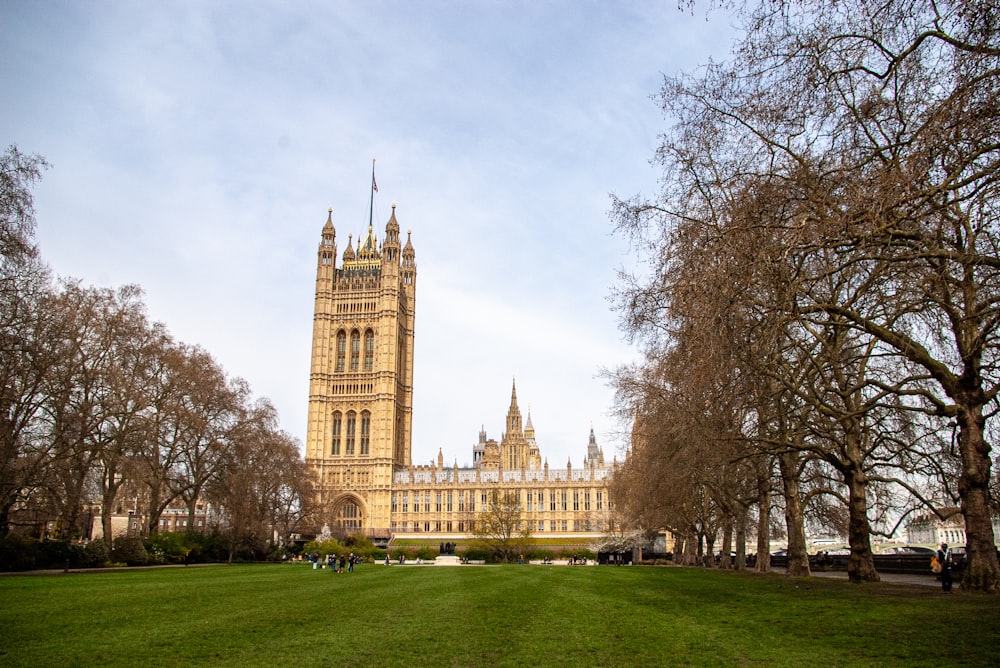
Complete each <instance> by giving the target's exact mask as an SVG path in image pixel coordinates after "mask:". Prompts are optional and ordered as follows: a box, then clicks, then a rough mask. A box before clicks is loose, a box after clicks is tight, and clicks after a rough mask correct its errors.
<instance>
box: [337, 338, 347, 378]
mask: <svg viewBox="0 0 1000 668" xmlns="http://www.w3.org/2000/svg"><path fill="white" fill-rule="evenodd" d="M346 356H347V334H345V333H344V332H343V331H340V332H337V372H338V373H343V371H344V359H345V357H346Z"/></svg>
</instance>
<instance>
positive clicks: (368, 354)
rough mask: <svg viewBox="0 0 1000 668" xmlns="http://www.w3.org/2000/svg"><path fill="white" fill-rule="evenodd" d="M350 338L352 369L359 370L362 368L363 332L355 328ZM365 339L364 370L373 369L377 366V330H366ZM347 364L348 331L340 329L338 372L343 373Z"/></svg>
mask: <svg viewBox="0 0 1000 668" xmlns="http://www.w3.org/2000/svg"><path fill="white" fill-rule="evenodd" d="M350 338H351V347H350V353H351V354H350V370H351V371H358V370H360V369H361V332H359V331H358V330H356V329H355V330H353V331H352V332H351V337H350ZM364 339H365V345H364V370H365V371H371V370H372V369H374V368H375V332H373V331H372V330H370V329H368V330H365V334H364ZM347 364H348V357H347V332H345V331H344V330H340V331H339V332H337V366H336V369H337V373H343V372H344V370H345V369H347V368H348V367H347Z"/></svg>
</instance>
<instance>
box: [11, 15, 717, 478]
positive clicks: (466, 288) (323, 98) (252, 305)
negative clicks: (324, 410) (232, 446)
mask: <svg viewBox="0 0 1000 668" xmlns="http://www.w3.org/2000/svg"><path fill="white" fill-rule="evenodd" d="M732 35H733V31H732V28H731V21H730V19H729V17H727V16H726V15H724V14H722V13H719V12H708V11H707V9H706V8H704V7H695V8H694V10H686V11H685V10H680V9H678V8H677V3H676V2H675V1H674V0H665V1H663V2H653V1H648V2H639V1H634V2H614V1H609V0H605V1H595V2H588V1H586V0H579V1H575V2H570V1H568V0H567V1H552V2H546V1H545V0H536V1H534V2H520V1H517V0H512V1H511V2H500V1H495V2H486V1H475V0H470V1H468V2H457V1H453V2H444V1H427V2H419V1H405V2H404V1H399V2H380V1H377V0H376V1H371V2H346V1H344V2H341V1H330V2H315V3H314V2H294V1H287V0H286V1H282V2H265V1H255V2H250V3H242V2H213V1H211V0H209V1H193V0H191V1H186V0H182V1H177V2H171V1H167V2H157V3H148V2H127V1H124V0H122V1H119V2H100V1H94V2H58V1H46V2H35V1H33V0H5V1H4V2H0V43H2V44H4V48H3V53H4V57H3V58H2V59H0V91H2V96H3V103H2V104H0V141H2V143H3V147H6V146H9V145H11V144H17V145H18V147H19V148H20V149H22V150H23V151H26V152H30V153H38V154H40V155H42V156H44V157H45V158H46V159H47V160H48V161H49V162H50V163H51V165H52V167H51V169H50V170H48V171H47V172H46V173H45V175H44V177H43V180H42V181H41V182H40V183H39V184H38V185H37V186H36V189H35V205H36V216H37V221H38V232H37V240H38V242H39V245H40V247H41V252H42V257H43V259H44V260H45V261H46V262H47V263H48V264H49V265H50V266H51V268H52V269H53V271H54V273H56V274H57V275H58V276H60V277H67V278H75V279H79V280H81V281H82V282H84V283H85V284H89V285H95V286H102V287H117V286H121V285H124V284H137V285H139V286H140V287H142V288H143V290H144V292H145V302H146V304H147V307H148V310H149V314H150V317H151V318H152V319H153V320H156V321H160V322H163V323H165V324H166V325H167V327H168V329H169V330H170V332H171V333H172V334H173V335H174V337H175V338H177V339H179V340H181V341H183V342H185V343H189V344H197V345H200V346H202V347H203V348H205V349H206V350H208V351H209V352H210V353H211V354H212V355H213V356H214V357H215V358H216V359H217V360H218V361H219V362H220V364H222V366H223V367H224V368H225V369H226V371H227V372H228V373H229V374H230V375H231V376H238V377H242V378H244V379H246V380H247V381H248V382H249V383H250V385H251V387H252V388H253V391H254V393H255V394H256V395H258V396H262V397H267V398H269V399H270V400H271V401H272V403H273V404H274V405H275V407H276V408H277V410H278V413H279V417H280V421H281V427H282V428H283V429H284V430H285V431H287V432H289V433H290V434H292V435H293V436H295V437H296V438H297V439H299V441H300V442H303V441H304V439H305V429H306V412H307V407H308V382H309V366H310V346H311V335H312V318H313V306H314V289H315V276H316V250H317V246H318V244H319V241H320V232H321V230H322V227H323V224H324V223H325V222H326V218H327V209H328V208H330V207H332V208H333V221H334V225H335V226H336V229H337V244H338V248H340V249H341V251H342V250H343V248H344V247H345V242H346V239H347V235H348V234H353V236H354V239H355V240H356V239H357V238H358V235H359V234H362V233H364V232H366V231H367V225H368V216H369V200H370V195H371V190H370V181H371V171H372V159H373V158H375V159H376V160H377V162H376V163H375V174H376V179H377V182H378V192H377V194H376V195H375V201H374V206H373V215H374V219H375V223H374V229H375V233H376V235H377V237H378V239H379V241H381V239H382V236H383V235H384V230H385V222H386V221H387V220H388V218H389V215H390V214H391V211H392V205H393V204H394V203H395V204H396V207H397V208H396V217H397V220H398V221H399V224H400V228H401V231H402V233H405V232H406V231H407V230H412V237H411V242H412V244H413V247H414V249H415V251H416V264H417V299H416V341H415V348H416V349H415V356H414V405H413V411H414V414H413V463H415V464H426V463H430V462H431V461H432V460H435V459H436V457H437V454H438V452H439V450H440V451H441V452H442V453H443V455H444V459H445V462H447V463H448V464H451V463H453V462H457V463H458V464H459V465H460V466H462V465H467V464H470V463H471V460H472V446H473V444H474V443H475V442H476V441H477V440H478V435H479V430H480V429H481V428H482V429H485V430H486V432H487V435H488V436H489V437H490V438H495V439H497V440H499V439H500V437H501V435H502V432H503V429H504V423H505V418H506V414H507V409H508V406H509V404H510V395H511V385H512V382H514V381H516V383H517V397H518V402H519V406H520V409H521V413H522V415H525V416H527V415H528V414H530V416H531V419H532V423H533V426H534V428H535V434H536V439H537V442H538V445H539V447H540V450H541V453H542V456H543V457H544V458H545V459H546V460H547V461H548V462H549V463H550V464H551V465H553V466H556V465H558V466H563V465H565V463H566V462H567V461H571V462H572V463H573V464H574V465H575V466H579V465H582V462H583V457H584V456H585V454H586V448H587V442H588V437H589V433H590V430H591V428H593V430H594V433H595V435H596V437H597V440H598V443H599V445H601V446H602V447H603V448H604V452H605V456H606V457H607V458H608V459H610V458H611V457H614V456H615V455H616V454H617V455H618V456H620V453H621V448H622V447H623V446H624V445H625V443H626V442H627V433H628V427H629V425H627V424H622V423H620V422H618V421H616V419H615V418H614V416H613V412H612V409H613V402H614V391H613V388H612V387H611V386H610V385H609V383H608V381H607V380H606V378H604V377H603V376H602V373H601V371H602V369H613V368H615V367H618V366H619V365H621V364H625V363H628V362H630V361H632V360H634V359H636V358H637V352H636V349H635V347H634V346H632V345H630V344H629V343H628V342H627V340H626V338H625V336H624V335H623V333H622V331H621V329H620V326H619V322H620V318H619V314H618V313H617V312H616V311H615V310H614V309H613V304H612V302H611V301H610V294H611V290H612V287H613V285H614V283H615V281H616V278H617V275H618V272H619V271H620V270H622V269H625V270H629V269H631V268H633V267H634V266H635V255H634V253H635V249H633V248H630V247H629V244H628V242H627V240H626V239H624V238H623V237H621V236H620V235H616V234H615V233H614V228H613V224H612V221H611V220H610V218H609V216H608V212H609V209H610V198H609V196H610V194H612V193H613V194H616V195H619V196H622V197H629V196H632V195H636V194H642V195H646V196H649V195H652V194H654V193H655V192H656V189H657V184H658V182H659V177H660V174H659V172H658V171H657V168H656V167H655V166H654V165H653V164H652V163H651V161H652V159H653V156H654V152H655V150H656V147H657V145H658V136H659V135H660V133H662V132H664V131H665V130H666V129H667V127H668V125H667V122H668V121H667V119H665V118H663V115H662V113H661V112H660V110H659V108H658V106H657V104H656V102H655V100H654V99H653V97H654V95H655V94H656V92H657V90H658V88H659V86H660V84H661V82H662V80H663V75H664V74H676V73H679V72H694V71H696V69H697V68H698V66H700V65H703V64H705V63H706V62H708V61H709V60H710V59H712V60H716V61H718V60H724V59H726V58H727V57H728V55H729V49H730V46H731V41H732ZM338 264H339V262H338Z"/></svg>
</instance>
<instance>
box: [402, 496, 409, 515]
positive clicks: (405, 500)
mask: <svg viewBox="0 0 1000 668" xmlns="http://www.w3.org/2000/svg"><path fill="white" fill-rule="evenodd" d="M409 505H410V504H409V494H407V493H406V492H403V512H404V513H405V512H406V511H407V510H408V509H409Z"/></svg>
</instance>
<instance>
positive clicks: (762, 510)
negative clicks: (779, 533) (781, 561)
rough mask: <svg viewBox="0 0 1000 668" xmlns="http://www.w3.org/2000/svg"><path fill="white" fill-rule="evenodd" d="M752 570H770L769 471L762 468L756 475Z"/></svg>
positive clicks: (768, 468) (759, 571)
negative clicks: (754, 539) (754, 553)
mask: <svg viewBox="0 0 1000 668" xmlns="http://www.w3.org/2000/svg"><path fill="white" fill-rule="evenodd" d="M754 570H755V571H756V572H758V573H767V572H768V571H770V570H771V471H770V467H768V466H762V467H761V468H760V470H759V472H758V474H757V557H756V560H755V562H754Z"/></svg>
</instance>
